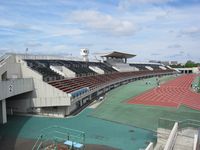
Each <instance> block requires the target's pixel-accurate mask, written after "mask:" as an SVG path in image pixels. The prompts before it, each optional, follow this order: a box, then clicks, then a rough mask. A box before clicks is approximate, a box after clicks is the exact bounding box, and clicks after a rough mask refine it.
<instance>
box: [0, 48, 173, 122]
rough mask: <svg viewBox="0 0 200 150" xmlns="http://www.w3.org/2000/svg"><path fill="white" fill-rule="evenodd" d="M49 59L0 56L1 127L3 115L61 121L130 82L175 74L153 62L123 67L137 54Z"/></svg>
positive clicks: (4, 119)
mask: <svg viewBox="0 0 200 150" xmlns="http://www.w3.org/2000/svg"><path fill="white" fill-rule="evenodd" d="M81 52H82V56H83V59H84V61H75V60H69V59H66V58H59V57H53V56H36V55H22V54H21V55H20V54H6V55H4V56H2V57H1V61H0V63H1V65H0V77H1V78H0V80H1V81H2V82H1V83H0V92H1V93H0V95H1V96H0V99H1V105H2V107H1V108H2V110H1V112H2V118H3V119H1V120H3V123H5V122H6V112H7V113H8V114H13V113H33V114H42V115H48V116H56V117H65V116H67V115H70V114H72V113H73V112H76V111H79V110H80V109H81V108H83V107H84V106H86V105H88V104H89V103H91V102H92V101H93V100H95V99H98V98H99V97H101V96H102V95H104V94H105V93H106V92H108V91H110V90H112V89H114V88H116V87H118V86H120V85H123V84H126V83H129V82H132V81H135V80H139V79H142V78H149V77H153V76H161V75H169V74H174V73H176V72H175V71H174V70H172V69H171V68H168V67H167V66H164V65H162V64H158V63H157V64H156V63H146V64H138V63H130V64H129V63H127V59H128V58H131V57H134V56H135V55H132V54H126V53H121V52H115V51H114V52H111V53H109V54H106V55H102V56H101V57H103V58H104V62H90V61H88V58H87V57H88V50H87V49H82V51H81Z"/></svg>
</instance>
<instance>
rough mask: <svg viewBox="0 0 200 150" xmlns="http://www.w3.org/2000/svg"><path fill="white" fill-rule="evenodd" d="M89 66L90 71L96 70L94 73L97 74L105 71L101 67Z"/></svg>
mask: <svg viewBox="0 0 200 150" xmlns="http://www.w3.org/2000/svg"><path fill="white" fill-rule="evenodd" d="M89 68H90V69H91V70H92V71H94V72H96V73H98V74H104V73H105V72H104V71H103V70H102V69H101V68H99V67H97V66H89Z"/></svg>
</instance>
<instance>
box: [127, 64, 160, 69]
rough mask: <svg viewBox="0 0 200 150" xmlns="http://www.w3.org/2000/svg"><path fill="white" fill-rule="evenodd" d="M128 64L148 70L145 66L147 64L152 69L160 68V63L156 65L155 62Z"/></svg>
mask: <svg viewBox="0 0 200 150" xmlns="http://www.w3.org/2000/svg"><path fill="white" fill-rule="evenodd" d="M129 65H130V66H132V67H136V68H138V69H140V70H148V69H147V68H146V66H149V67H151V68H153V69H154V70H162V69H161V68H160V66H161V65H157V64H129Z"/></svg>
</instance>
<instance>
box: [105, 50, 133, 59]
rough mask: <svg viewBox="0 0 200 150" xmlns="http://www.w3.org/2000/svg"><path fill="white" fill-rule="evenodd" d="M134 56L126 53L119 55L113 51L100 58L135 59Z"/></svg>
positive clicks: (119, 53)
mask: <svg viewBox="0 0 200 150" xmlns="http://www.w3.org/2000/svg"><path fill="white" fill-rule="evenodd" d="M135 56H136V55H134V54H128V53H121V52H117V51H113V52H111V53H108V54H106V55H102V56H101V57H114V58H132V57H135Z"/></svg>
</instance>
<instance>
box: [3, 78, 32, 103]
mask: <svg viewBox="0 0 200 150" xmlns="http://www.w3.org/2000/svg"><path fill="white" fill-rule="evenodd" d="M30 91H33V80H32V79H11V80H7V81H0V100H2V99H6V98H9V97H12V96H15V95H18V94H22V93H26V92H30Z"/></svg>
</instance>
